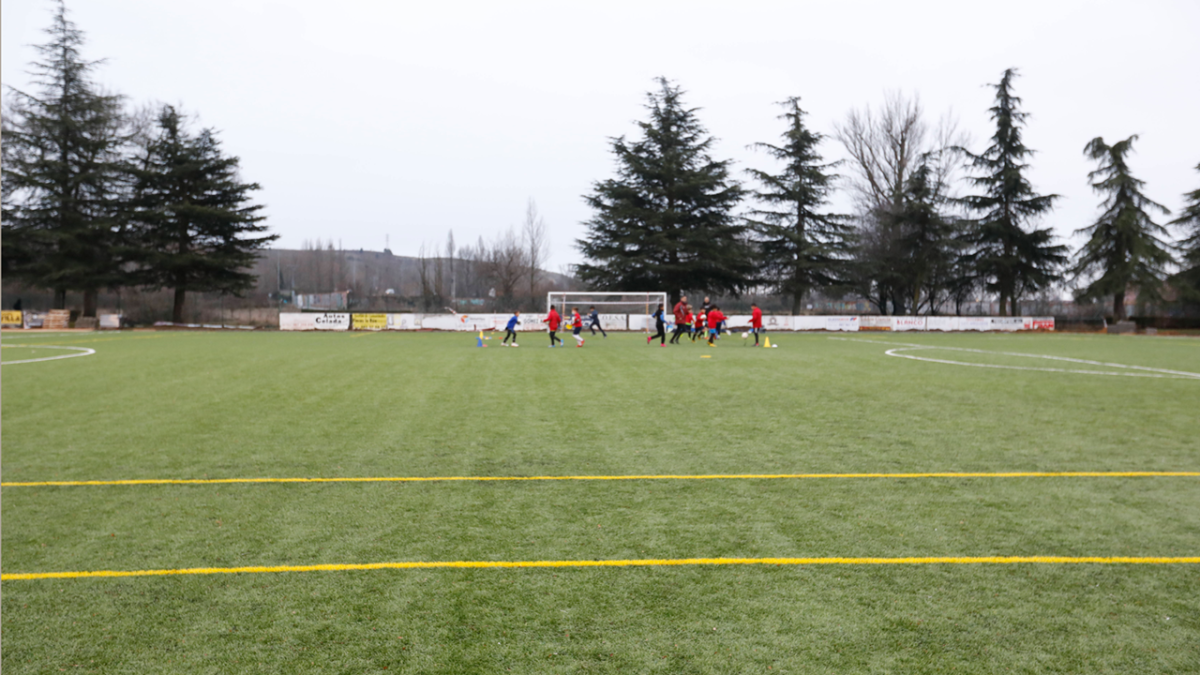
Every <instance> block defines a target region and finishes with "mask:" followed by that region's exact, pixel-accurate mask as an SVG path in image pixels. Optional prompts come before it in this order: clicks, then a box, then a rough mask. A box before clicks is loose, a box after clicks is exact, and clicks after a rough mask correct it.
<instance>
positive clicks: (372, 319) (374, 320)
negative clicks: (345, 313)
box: [351, 314, 387, 330]
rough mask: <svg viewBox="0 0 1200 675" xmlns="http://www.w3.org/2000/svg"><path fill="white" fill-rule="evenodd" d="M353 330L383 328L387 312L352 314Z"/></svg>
mask: <svg viewBox="0 0 1200 675" xmlns="http://www.w3.org/2000/svg"><path fill="white" fill-rule="evenodd" d="M351 316H353V317H354V325H353V328H354V330H385V329H387V314H352V315H351Z"/></svg>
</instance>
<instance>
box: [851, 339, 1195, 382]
mask: <svg viewBox="0 0 1200 675" xmlns="http://www.w3.org/2000/svg"><path fill="white" fill-rule="evenodd" d="M830 339H831V340H839V341H842V342H866V343H870V344H877V345H881V346H884V347H887V346H891V345H899V346H897V347H893V348H892V349H889V350H887V351H886V352H884V354H886V355H887V356H895V357H898V358H902V359H911V360H913V361H925V362H927V363H942V364H946V365H952V366H968V367H971V368H992V369H996V370H1027V371H1035V372H1042V373H1074V374H1077V375H1112V376H1116V377H1154V378H1160V379H1171V380H1200V373H1192V372H1188V371H1186V370H1170V369H1167V368H1151V367H1149V366H1131V365H1128V364H1124V363H1108V362H1106V361H1091V360H1088V359H1076V358H1071V357H1068V356H1050V355H1047V354H1025V353H1023V352H1000V351H992V350H987V349H969V348H966V347H945V346H939V345H921V344H914V343H911V342H891V341H888V342H884V341H883V340H862V339H855V338H830ZM917 350H944V351H952V352H968V353H973V354H995V355H1000V356H1014V357H1018V358H1027V359H1045V360H1048V361H1064V362H1067V363H1078V364H1081V365H1086V366H1100V367H1102V368H1117V369H1120V370H1122V371H1125V372H1114V371H1111V370H1085V369H1081V368H1049V367H1037V366H1010V365H1001V364H995V363H972V362H970V361H954V360H951V359H935V358H931V357H928V356H918V355H915V354H905V353H902V352H911V351H917Z"/></svg>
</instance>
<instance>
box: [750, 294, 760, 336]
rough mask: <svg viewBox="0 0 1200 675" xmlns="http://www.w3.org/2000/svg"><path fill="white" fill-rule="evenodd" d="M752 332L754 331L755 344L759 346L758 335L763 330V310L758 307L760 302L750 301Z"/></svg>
mask: <svg viewBox="0 0 1200 675" xmlns="http://www.w3.org/2000/svg"><path fill="white" fill-rule="evenodd" d="M750 332H752V333H754V346H755V347H757V346H758V335H759V333H762V332H763V325H762V310H761V309H759V308H758V303H756V302H752V303H750Z"/></svg>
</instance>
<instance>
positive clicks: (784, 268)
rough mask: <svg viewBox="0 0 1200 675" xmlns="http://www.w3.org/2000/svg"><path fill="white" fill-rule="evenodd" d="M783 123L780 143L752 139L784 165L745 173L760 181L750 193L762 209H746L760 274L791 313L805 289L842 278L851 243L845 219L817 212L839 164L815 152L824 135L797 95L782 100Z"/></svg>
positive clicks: (847, 223) (811, 288) (759, 147)
mask: <svg viewBox="0 0 1200 675" xmlns="http://www.w3.org/2000/svg"><path fill="white" fill-rule="evenodd" d="M780 105H782V106H783V107H784V108H785V110H786V112H784V114H783V115H780V117H779V119H782V120H786V121H787V125H788V128H787V131H785V132H784V134H783V139H784V142H783V144H782V145H771V144H770V143H755V144H754V146H753V147H755V148H758V149H761V150H765V151H766V152H767V154H769V155H771V156H772V157H774V158H775V159H778V160H780V161H782V162H784V163H785V166H784V168H783V171H782V172H781V173H778V174H771V173H768V172H766V171H760V170H758V169H750V170H749V171H748V173H749V174H750V175H751V176H753V177H754V178H755V179H756V180H757V181H758V182H759V183H761V184H762V185H763V189H761V190H757V191H754V192H753V193H752V194H753V195H754V197H755V198H756V199H757V200H758V201H760V202H762V203H763V204H765V206H766V207H765V208H762V209H756V210H753V211H751V212H750V216H751V217H750V218H749V223H750V227H751V230H752V231H753V233H754V241H755V244H756V246H757V250H758V264H759V273H760V275H761V276H762V277H763V280H764V281H766V282H767V283H769V284H771V285H772V286H773V287H774V289H775V290H776V291H777V292H779V293H782V294H784V295H787V296H790V297H791V298H792V314H799V313H800V308H801V306H802V305H801V303H802V302H803V300H804V295H805V293H808V292H809V291H810V290H813V289H819V288H828V287H830V286H834V285H836V284H839V283H845V281H846V269H847V266H848V262H849V261H848V256H849V253H850V249H851V247H852V244H853V236H852V229H851V227H850V224H849V217H848V216H842V215H834V214H828V213H819V212H818V211H819V210H820V209H821V207H823V206H824V205H825V204H826V203H827V202H828V201H829V194H830V192H831V191H832V183H833V181H834V180H835V179H836V178H837V176H836V175H835V174H832V173H829V171H830V170H831V169H832V168H834V167H835V166H836V165H837V164H836V163H832V164H825V163H823V162H822V158H821V155H820V154H818V152H817V146H818V145H820V143H821V141H822V140H823V139H824V136H823V135H822V134H819V133H817V132H814V131H812V130H810V129H809V128H808V127H806V126H805V125H804V116H805V114H806V113H805V112H804V111H803V110H801V109H800V99H799V98H796V97H791V98H789V99H787V100H786V101H784V102H782V103H781V104H780Z"/></svg>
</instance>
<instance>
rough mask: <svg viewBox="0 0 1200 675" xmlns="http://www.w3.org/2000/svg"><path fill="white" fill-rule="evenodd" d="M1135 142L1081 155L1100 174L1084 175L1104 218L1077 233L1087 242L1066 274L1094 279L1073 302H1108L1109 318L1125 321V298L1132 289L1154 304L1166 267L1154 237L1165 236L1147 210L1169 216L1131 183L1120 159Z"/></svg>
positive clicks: (1094, 144)
mask: <svg viewBox="0 0 1200 675" xmlns="http://www.w3.org/2000/svg"><path fill="white" fill-rule="evenodd" d="M1135 140H1137V136H1136V135H1134V136H1130V137H1129V138H1127V139H1125V140H1123V141H1121V142H1119V143H1117V144H1115V145H1111V146H1110V145H1107V144H1106V143H1105V142H1104V139H1103V138H1100V137H1096V138H1093V139H1092V141H1091V142H1090V143H1088V144H1087V147H1086V148H1084V154H1085V155H1087V156H1088V157H1089V158H1091V159H1094V160H1096V161H1098V162H1099V163H1100V168H1098V169H1096V170H1095V171H1092V172H1091V173H1089V174H1088V180H1089V181H1090V182H1091V185H1092V189H1093V190H1095V191H1096V192H1097V193H1099V194H1101V195H1104V196H1105V199H1104V202H1103V208H1104V213H1103V214H1101V215H1100V218H1099V219H1098V220H1097V221H1096V222H1095V223H1093V224H1092V225H1090V226H1088V227H1084V228H1081V229H1079V230H1078V231H1077V232H1078V233H1087V235H1088V241H1087V243H1085V244H1084V245H1083V248H1082V249H1080V251H1079V260H1078V261H1077V262H1076V264H1075V267H1074V269H1073V270H1072V271H1073V272H1074V274H1075V275H1076V277H1079V276H1082V275H1085V274H1096V273H1099V277H1098V278H1096V279H1095V280H1094V281H1092V282H1091V283H1090V284H1088V286H1087V288H1085V289H1083V291H1082V292H1081V293H1080V294H1079V299H1094V298H1101V297H1105V296H1112V299H1113V318H1114V319H1115V320H1117V321H1121V320H1123V319H1124V318H1125V292H1126V291H1127V290H1129V289H1130V288H1137V289H1139V291H1141V292H1142V294H1143V295H1145V296H1147V297H1150V298H1152V299H1158V298H1160V297H1161V296H1160V293H1159V289H1160V286H1161V285H1162V280H1163V278H1164V277H1165V276H1166V268H1167V266H1168V265H1170V264H1171V262H1172V256H1171V253H1170V252H1169V251H1168V250H1167V249H1168V246H1169V245H1168V244H1167V243H1166V242H1164V241H1163V240H1162V239H1160V238H1159V236H1160V235H1161V236H1166V235H1167V230H1166V228H1165V227H1163V226H1162V225H1159V224H1158V223H1155V222H1154V221H1153V220H1152V219H1151V218H1150V214H1149V213H1147V210H1153V211H1158V212H1159V213H1162V214H1167V213H1170V211H1169V210H1168V209H1167V207H1165V206H1163V205H1162V204H1158V203H1156V202H1154V201H1151V200H1150V199H1149V198H1148V197H1146V195H1144V194H1142V187H1143V186H1144V185H1145V183H1144V182H1143V181H1140V180H1138V179H1136V178H1134V177H1133V175H1132V174H1131V173H1130V171H1129V165H1128V163H1126V161H1125V157H1126V155H1128V154H1129V152H1130V151H1131V150H1132V149H1133V142H1134V141H1135Z"/></svg>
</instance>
